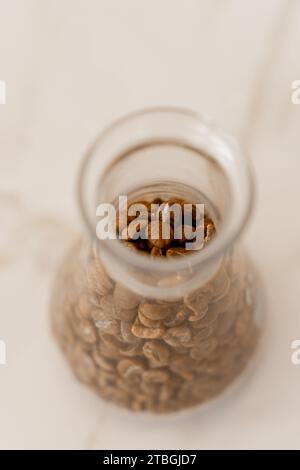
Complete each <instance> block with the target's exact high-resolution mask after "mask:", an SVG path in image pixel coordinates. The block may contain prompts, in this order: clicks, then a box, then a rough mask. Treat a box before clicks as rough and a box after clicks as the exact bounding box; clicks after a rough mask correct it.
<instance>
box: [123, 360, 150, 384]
mask: <svg viewBox="0 0 300 470" xmlns="http://www.w3.org/2000/svg"><path fill="white" fill-rule="evenodd" d="M117 370H118V372H119V374H120V375H121V376H122V377H123V378H124V379H125V380H128V381H135V380H139V379H140V377H141V375H142V374H143V372H144V362H143V361H142V360H140V359H133V358H132V359H121V361H120V362H119V363H118V366H117Z"/></svg>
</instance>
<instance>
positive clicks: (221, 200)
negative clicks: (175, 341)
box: [78, 108, 253, 274]
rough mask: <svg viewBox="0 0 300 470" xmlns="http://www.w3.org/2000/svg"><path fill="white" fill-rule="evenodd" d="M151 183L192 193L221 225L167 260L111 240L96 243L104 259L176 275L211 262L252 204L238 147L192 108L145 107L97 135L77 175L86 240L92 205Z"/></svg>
mask: <svg viewBox="0 0 300 470" xmlns="http://www.w3.org/2000/svg"><path fill="white" fill-rule="evenodd" d="M151 185H160V187H161V188H162V187H165V189H170V188H168V186H170V185H171V186H173V187H174V185H177V188H179V187H181V185H185V186H187V187H189V188H191V189H192V190H194V191H200V192H201V193H202V194H204V195H205V197H206V199H207V200H208V201H209V203H210V204H211V207H214V210H215V211H216V214H217V216H218V217H219V218H220V221H221V224H220V229H219V230H218V234H217V236H216V237H215V238H214V239H213V240H212V241H211V242H210V243H209V244H208V245H207V247H205V249H203V250H202V251H199V252H197V253H193V255H192V256H189V257H188V258H187V257H184V258H180V259H172V260H168V261H166V260H165V259H152V258H151V257H150V256H149V257H145V256H141V255H140V254H139V253H134V252H132V251H131V250H128V249H127V248H126V247H125V246H123V245H122V243H121V242H120V241H119V240H100V241H99V247H100V248H101V250H103V252H105V253H106V254H107V256H112V257H114V258H115V259H118V260H119V262H123V263H124V265H127V267H128V266H131V267H133V268H134V269H136V270H139V269H140V270H143V272H145V271H149V272H151V273H153V272H154V271H156V272H160V273H165V274H168V273H170V272H173V273H174V272H177V273H180V272H182V271H186V270H187V269H189V270H191V271H193V269H194V268H196V267H198V268H199V266H206V267H207V266H208V265H209V264H216V263H217V262H218V259H220V257H221V256H222V254H223V253H224V251H225V250H226V248H228V247H229V246H230V245H231V244H232V243H233V242H234V241H235V240H236V238H237V237H239V235H240V234H241V232H242V230H243V229H244V227H245V226H246V223H247V221H248V219H249V216H250V212H251V209H252V203H253V179H252V174H251V170H250V168H249V162H248V161H247V159H246V158H245V156H244V154H243V152H242V150H241V149H240V147H239V145H238V144H237V143H236V142H235V141H234V140H232V139H231V138H229V137H228V136H227V135H226V134H224V133H223V132H222V131H220V130H219V129H218V128H217V127H216V126H215V125H212V124H211V123H209V122H208V121H207V120H206V119H204V118H202V117H200V116H198V115H197V114H196V113H194V112H192V111H187V110H183V109H177V108H153V109H146V110H143V111H139V112H135V113H132V114H129V115H128V116H125V117H124V118H121V119H119V120H118V121H116V122H115V123H114V124H113V125H111V126H110V127H108V128H107V129H106V130H105V131H104V132H102V134H100V136H99V137H98V139H97V140H96V142H95V143H94V145H93V146H92V147H91V148H90V149H89V150H88V151H87V153H86V155H85V158H84V160H83V164H82V167H81V171H80V175H79V187H78V190H79V204H80V210H81V215H82V217H83V220H84V222H85V226H86V228H87V229H88V232H89V234H90V236H91V238H96V222H97V219H96V206H97V204H98V203H100V202H112V201H113V199H114V197H116V196H118V195H120V194H126V193H128V192H132V191H133V190H138V189H141V188H146V187H149V186H151Z"/></svg>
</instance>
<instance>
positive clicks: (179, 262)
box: [77, 106, 255, 272]
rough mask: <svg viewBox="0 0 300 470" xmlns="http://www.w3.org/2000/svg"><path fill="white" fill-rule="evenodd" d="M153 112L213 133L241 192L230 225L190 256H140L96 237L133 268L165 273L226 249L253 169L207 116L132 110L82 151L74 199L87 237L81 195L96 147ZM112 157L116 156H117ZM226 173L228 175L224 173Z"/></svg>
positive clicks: (248, 194) (251, 194) (243, 217)
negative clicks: (184, 119)
mask: <svg viewBox="0 0 300 470" xmlns="http://www.w3.org/2000/svg"><path fill="white" fill-rule="evenodd" d="M154 115H165V116H166V115H172V116H174V115H177V116H178V117H182V118H189V119H191V120H192V121H193V124H194V128H193V131H194V132H195V133H197V131H199V130H200V128H201V129H202V132H203V129H205V130H206V131H209V132H210V133H211V135H215V136H217V138H218V141H219V143H220V144H221V145H222V146H223V148H222V151H223V152H225V153H227V157H228V158H230V159H231V163H233V164H234V165H236V167H237V170H238V171H237V175H236V176H237V177H238V178H240V179H241V183H242V184H241V185H240V188H241V189H242V191H241V193H239V212H238V214H237V215H236V217H235V220H234V223H232V222H233V221H231V224H228V223H226V221H225V223H224V227H222V230H220V232H219V233H218V235H217V236H216V237H214V238H213V239H212V240H211V241H210V243H209V244H208V245H207V246H206V247H205V249H203V250H200V251H199V252H197V253H193V256H188V257H178V258H176V257H174V258H172V259H170V260H168V262H166V260H165V259H160V258H155V259H154V258H152V257H151V256H149V257H146V256H141V255H140V254H139V253H135V252H134V251H132V250H128V248H127V247H126V246H124V245H123V244H122V243H121V242H120V241H119V240H99V242H100V243H101V244H102V246H103V247H105V248H106V249H107V250H108V251H109V252H110V253H112V254H113V255H115V256H117V257H118V258H120V259H122V261H124V262H125V263H128V264H129V265H133V266H134V267H135V268H141V269H143V270H151V271H153V270H157V271H166V272H169V271H170V268H172V270H174V271H180V270H183V269H186V268H187V267H189V268H191V267H193V266H196V265H199V264H201V265H202V264H205V263H207V262H209V261H211V260H213V259H216V258H218V257H219V256H221V255H222V253H224V252H225V251H226V249H227V248H229V247H230V246H232V244H233V243H234V242H235V241H236V240H237V238H239V237H240V235H241V234H242V232H243V230H244V229H245V227H246V225H247V222H248V220H249V218H250V215H251V213H252V210H253V205H254V198H255V187H254V178H253V169H252V165H251V163H250V161H249V158H247V156H246V155H245V152H244V151H243V150H242V149H241V147H240V146H239V144H238V143H237V141H236V140H235V139H233V138H232V137H229V136H228V135H227V134H226V133H225V132H224V131H223V130H221V129H220V128H219V127H218V126H217V125H216V124H215V123H214V122H213V121H212V120H211V119H209V118H207V117H206V116H204V115H201V114H200V113H198V112H196V111H192V110H190V109H187V108H182V107H175V106H161V107H160V106H157V107H148V108H143V109H140V110H136V111H132V112H130V113H128V114H126V115H123V116H122V117H120V118H118V119H116V120H114V121H113V122H112V123H111V124H110V125H109V126H107V127H105V128H104V130H103V131H102V132H101V133H100V134H99V135H98V137H97V138H96V140H95V141H94V143H93V144H92V145H91V146H90V147H89V148H88V149H87V151H86V152H85V154H84V157H83V160H82V163H81V165H80V168H79V175H78V182H77V193H78V202H79V208H80V213H81V218H82V219H83V222H84V225H85V228H86V229H87V231H88V233H89V234H90V236H91V238H92V239H94V238H95V235H96V232H95V226H94V224H93V221H92V220H91V218H90V217H89V215H88V207H87V201H86V198H85V186H86V183H87V172H88V168H89V165H90V162H91V161H92V159H93V157H94V156H95V153H96V151H97V149H98V146H99V145H101V142H102V140H103V139H104V138H107V137H109V135H110V134H112V133H113V132H115V131H117V130H118V129H120V128H122V127H123V126H126V125H127V124H129V123H131V125H132V124H134V123H137V120H139V119H140V118H142V117H147V116H152V117H153V116H154ZM199 151H201V148H199ZM211 156H212V157H215V155H214V153H213V152H212V153H211ZM115 157H117V155H116V156H115ZM225 173H226V172H225ZM226 176H228V174H227V173H226ZM236 195H237V194H236ZM236 195H235V196H236ZM233 197H234V195H233ZM233 203H235V201H233ZM233 210H234V208H233Z"/></svg>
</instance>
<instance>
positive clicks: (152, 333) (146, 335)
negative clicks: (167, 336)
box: [131, 318, 165, 339]
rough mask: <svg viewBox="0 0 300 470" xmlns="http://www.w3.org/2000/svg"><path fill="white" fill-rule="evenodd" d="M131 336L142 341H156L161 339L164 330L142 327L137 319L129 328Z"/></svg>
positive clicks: (161, 328)
mask: <svg viewBox="0 0 300 470" xmlns="http://www.w3.org/2000/svg"><path fill="white" fill-rule="evenodd" d="M131 331H132V334H133V335H134V336H136V337H137V338H143V339H158V338H161V337H162V336H163V334H164V332H165V328H163V327H162V326H160V327H156V328H148V327H146V326H143V325H142V324H141V322H140V320H139V318H137V319H136V320H135V322H134V324H133V326H132V328H131Z"/></svg>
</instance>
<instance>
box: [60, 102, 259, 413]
mask: <svg viewBox="0 0 300 470" xmlns="http://www.w3.org/2000/svg"><path fill="white" fill-rule="evenodd" d="M78 190H79V205H80V210H81V215H82V217H83V221H84V225H85V228H86V233H85V235H84V236H83V237H82V238H81V239H80V240H78V241H77V242H76V244H75V245H74V246H73V247H72V248H71V249H70V251H69V253H68V254H67V256H66V257H65V259H64V261H63V263H62V265H61V267H60V270H59V272H58V274H57V276H56V280H55V286H54V292H53V296H52V302H51V318H52V324H53V329H54V333H55V336H56V338H57V340H58V343H59V345H60V347H61V349H62V351H63V352H64V353H65V355H66V357H67V360H68V362H69V363H70V365H71V368H72V370H73V371H74V373H75V375H76V376H77V377H78V379H79V380H80V381H82V382H84V383H85V384H87V385H88V386H90V387H91V388H92V389H94V390H95V392H96V393H98V394H99V395H100V396H101V397H103V398H105V399H107V400H109V401H112V402H114V403H116V404H118V405H121V406H124V407H127V408H130V409H132V410H134V411H143V410H144V411H151V412H170V411H177V410H180V409H183V408H187V407H191V406H194V405H198V404H200V403H203V402H206V401H207V400H209V399H211V398H213V397H215V396H217V395H218V394H219V393H221V392H222V391H223V390H224V389H225V388H226V387H227V386H228V385H229V384H231V383H232V382H233V381H234V380H235V379H236V378H237V377H238V376H239V375H240V373H241V372H242V371H243V369H244V368H245V366H246V365H247V363H248V362H249V359H250V358H251V356H252V354H253V352H254V350H255V348H256V345H257V341H258V338H259V332H260V327H259V323H258V322H257V318H258V317H257V302H256V297H257V296H256V287H255V286H256V282H255V280H256V278H255V276H254V274H253V270H252V268H251V265H250V263H249V260H248V259H247V258H246V257H245V255H244V254H243V252H242V251H241V250H240V248H239V244H238V242H239V239H240V236H241V233H242V231H243V229H244V227H245V226H246V224H247V221H248V219H249V217H250V213H251V209H252V205H253V182H252V177H251V172H250V170H249V164H248V162H247V160H246V158H245V156H244V154H243V152H242V151H241V149H240V148H239V146H238V144H237V143H236V142H235V141H233V140H232V139H230V138H229V137H228V136H226V135H224V134H223V133H222V132H221V131H220V130H219V129H218V128H216V127H215V126H214V125H212V124H211V123H209V122H207V120H205V119H203V118H201V117H199V116H198V115H196V114H195V113H193V112H190V111H186V110H182V109H175V108H159V109H150V110H144V111H140V112H136V113H134V114H130V115H129V116H127V117H125V118H123V119H120V120H118V121H117V122H115V123H114V124H113V125H112V126H110V127H109V128H108V129H106V130H105V131H104V132H103V133H102V134H101V135H100V136H99V138H98V139H97V140H96V142H95V143H94V145H92V147H91V148H90V149H89V150H88V152H87V154H86V156H85V158H84V160H83V164H82V168H81V170H80V177H79V187H78ZM119 195H129V196H131V195H134V196H135V197H136V196H138V197H140V199H143V200H145V199H149V198H153V197H156V196H157V197H160V198H162V199H163V198H165V197H180V198H183V199H189V200H194V201H195V200H197V201H198V202H202V203H205V204H207V205H208V206H209V210H210V213H211V214H212V217H213V220H214V223H215V225H216V229H217V234H216V236H215V237H214V238H213V239H212V240H211V242H210V243H209V244H208V245H207V246H206V247H205V248H204V249H203V250H200V251H197V252H195V253H192V254H190V255H189V256H183V257H174V258H172V259H168V260H167V259H162V258H153V257H151V256H145V255H141V254H140V253H138V252H137V251H135V250H129V249H128V247H127V246H125V244H124V243H122V242H121V241H120V240H117V239H116V240H109V239H106V240H99V239H98V238H97V237H96V225H97V217H96V208H97V206H98V205H99V204H100V203H107V202H109V203H115V201H116V199H117V198H118V196H119Z"/></svg>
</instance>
